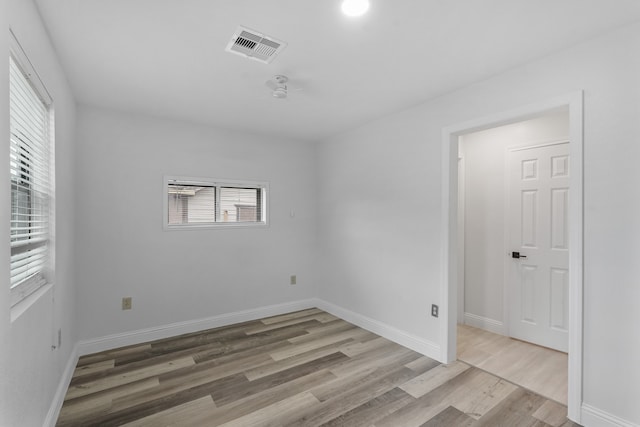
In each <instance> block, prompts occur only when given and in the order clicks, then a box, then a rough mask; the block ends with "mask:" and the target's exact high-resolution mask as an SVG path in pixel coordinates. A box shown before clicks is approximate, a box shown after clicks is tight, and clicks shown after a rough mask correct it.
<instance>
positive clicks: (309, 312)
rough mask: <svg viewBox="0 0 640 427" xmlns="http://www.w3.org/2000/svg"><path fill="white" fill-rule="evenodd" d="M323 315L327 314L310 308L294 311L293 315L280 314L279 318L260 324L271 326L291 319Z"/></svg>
mask: <svg viewBox="0 0 640 427" xmlns="http://www.w3.org/2000/svg"><path fill="white" fill-rule="evenodd" d="M321 313H325V312H324V311H322V310H320V309H319V308H310V309H308V310H300V311H294V312H292V313H287V314H280V315H278V316H271V317H266V318H264V319H262V320H260V322H261V323H263V324H265V325H270V324H272V323H278V322H286V321H288V320H291V319H297V318H300V317H306V316H311V315H313V314H321Z"/></svg>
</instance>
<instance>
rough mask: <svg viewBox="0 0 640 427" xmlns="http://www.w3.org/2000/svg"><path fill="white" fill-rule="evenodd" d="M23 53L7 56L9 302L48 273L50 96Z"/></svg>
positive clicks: (45, 279) (36, 285)
mask: <svg viewBox="0 0 640 427" xmlns="http://www.w3.org/2000/svg"><path fill="white" fill-rule="evenodd" d="M24 58H25V57H24V54H23V53H22V54H21V55H17V54H14V52H13V51H12V54H11V55H10V57H9V130H10V132H9V133H10V136H9V139H10V143H9V172H10V176H9V177H10V181H11V231H10V242H11V243H10V245H11V266H10V288H11V291H10V292H11V305H12V306H13V305H15V304H17V303H18V302H20V301H22V300H23V299H24V298H26V297H27V296H29V295H30V294H32V293H33V292H35V291H36V290H37V289H38V288H40V287H41V286H43V285H44V284H46V283H47V282H48V281H49V276H50V271H49V270H50V245H49V235H50V229H51V220H50V218H51V215H50V211H49V209H50V203H51V197H52V188H51V179H50V174H51V170H50V169H51V168H50V166H51V165H50V164H51V158H50V150H51V143H52V141H51V126H52V123H51V121H52V112H51V100H50V98H49V97H48V95H47V93H46V90H44V91H43V90H42V89H40V88H43V86H42V84H41V82H40V81H39V79H37V74H35V72H34V71H33V70H32V69H31V68H30V64H29V63H28V60H26V59H24ZM39 89H40V90H39Z"/></svg>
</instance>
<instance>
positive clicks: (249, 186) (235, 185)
mask: <svg viewBox="0 0 640 427" xmlns="http://www.w3.org/2000/svg"><path fill="white" fill-rule="evenodd" d="M164 187H165V203H164V225H165V229H186V228H207V227H211V228H216V227H234V226H235V227H238V226H240V227H242V226H256V225H266V224H267V212H266V206H267V204H266V196H267V184H266V183H256V182H236V181H227V180H216V179H206V178H178V177H165V180H164Z"/></svg>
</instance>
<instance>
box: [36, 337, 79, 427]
mask: <svg viewBox="0 0 640 427" xmlns="http://www.w3.org/2000/svg"><path fill="white" fill-rule="evenodd" d="M77 364H78V344H76V345H74V346H73V350H71V354H70V355H69V360H67V365H66V366H65V368H64V372H63V373H62V377H61V378H60V382H59V383H58V388H56V394H55V395H54V396H53V400H52V401H51V406H50V407H49V412H47V417H46V418H45V419H44V423H43V426H44V427H55V425H56V422H57V421H58V416H59V415H60V409H62V404H63V403H64V396H65V395H66V394H67V388H68V387H69V383H70V382H71V377H73V372H74V371H75V369H76V365H77Z"/></svg>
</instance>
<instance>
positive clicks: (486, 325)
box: [464, 313, 509, 336]
mask: <svg viewBox="0 0 640 427" xmlns="http://www.w3.org/2000/svg"><path fill="white" fill-rule="evenodd" d="M464 324H465V325H469V326H473V327H474V328H480V329H484V330H485V331H489V332H493V333H494V334H499V335H505V336H509V331H507V327H506V325H505V324H504V323H503V322H501V321H499V320H495V319H490V318H488V317H483V316H478V315H477V314H473V313H464Z"/></svg>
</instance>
